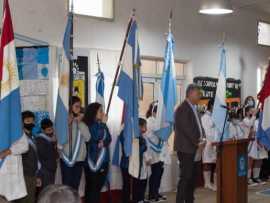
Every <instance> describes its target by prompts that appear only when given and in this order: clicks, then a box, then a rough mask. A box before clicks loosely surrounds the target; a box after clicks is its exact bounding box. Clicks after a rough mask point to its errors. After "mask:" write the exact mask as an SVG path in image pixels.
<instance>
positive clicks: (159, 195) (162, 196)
mask: <svg viewBox="0 0 270 203" xmlns="http://www.w3.org/2000/svg"><path fill="white" fill-rule="evenodd" d="M158 198H159V199H161V200H165V201H166V200H167V197H166V196H165V195H161V194H158Z"/></svg>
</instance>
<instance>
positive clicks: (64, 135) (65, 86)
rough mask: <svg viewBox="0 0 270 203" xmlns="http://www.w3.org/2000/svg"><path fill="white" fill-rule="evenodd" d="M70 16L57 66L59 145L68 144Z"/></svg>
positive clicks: (56, 122) (56, 116) (57, 133)
mask: <svg viewBox="0 0 270 203" xmlns="http://www.w3.org/2000/svg"><path fill="white" fill-rule="evenodd" d="M71 24H72V18H71V14H69V16H68V22H67V26H66V31H65V35H64V40H63V47H64V51H65V57H62V60H60V61H61V62H60V64H59V89H58V96H57V104H56V115H55V130H56V135H57V140H58V143H59V144H60V145H64V144H66V143H67V142H68V133H69V130H68V114H69V113H68V112H69V77H70V76H69V68H70V66H69V61H70V60H71V58H72V56H71V54H70V35H71Z"/></svg>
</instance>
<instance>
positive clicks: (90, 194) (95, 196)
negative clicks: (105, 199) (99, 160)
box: [85, 165, 109, 203]
mask: <svg viewBox="0 0 270 203" xmlns="http://www.w3.org/2000/svg"><path fill="white" fill-rule="evenodd" d="M108 169H109V166H106V167H104V168H102V169H100V170H99V171H98V172H92V171H91V170H90V168H89V166H88V165H86V166H85V179H86V186H85V202H86V203H99V202H100V192H101V189H102V187H103V186H104V185H105V183H106V180H107V175H108Z"/></svg>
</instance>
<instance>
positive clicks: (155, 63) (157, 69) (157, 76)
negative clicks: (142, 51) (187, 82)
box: [139, 57, 185, 152]
mask: <svg viewBox="0 0 270 203" xmlns="http://www.w3.org/2000/svg"><path fill="white" fill-rule="evenodd" d="M163 66H164V63H163V59H162V58H152V57H151V58H150V57H149V58H143V59H142V67H141V71H142V77H143V87H144V95H143V100H142V101H140V109H139V110H140V112H139V113H140V116H142V117H145V114H146V111H147V110H148V107H149V105H150V104H151V103H152V102H153V101H156V100H157V99H158V88H159V86H160V81H161V77H162V71H163ZM184 68H185V63H182V62H179V61H175V72H176V79H177V80H176V82H177V83H176V85H177V96H178V102H179V103H180V102H181V101H182V98H183V97H184V95H183V94H184V91H183V85H184V83H183V82H184V79H185V77H184V76H185V75H184V73H185V71H184V70H185V69H184ZM173 140H174V133H173V134H172V136H170V139H169V140H168V144H169V149H170V151H171V152H172V151H173Z"/></svg>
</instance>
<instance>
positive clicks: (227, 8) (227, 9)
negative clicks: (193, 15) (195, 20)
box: [199, 0, 233, 15]
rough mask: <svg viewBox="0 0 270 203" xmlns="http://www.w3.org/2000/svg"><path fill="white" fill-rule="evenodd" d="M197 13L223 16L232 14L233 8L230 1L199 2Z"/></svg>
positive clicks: (212, 0)
mask: <svg viewBox="0 0 270 203" xmlns="http://www.w3.org/2000/svg"><path fill="white" fill-rule="evenodd" d="M199 13H201V14H207V15H224V14H230V13H233V8H232V5H231V3H230V0H201V7H200V10H199Z"/></svg>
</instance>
